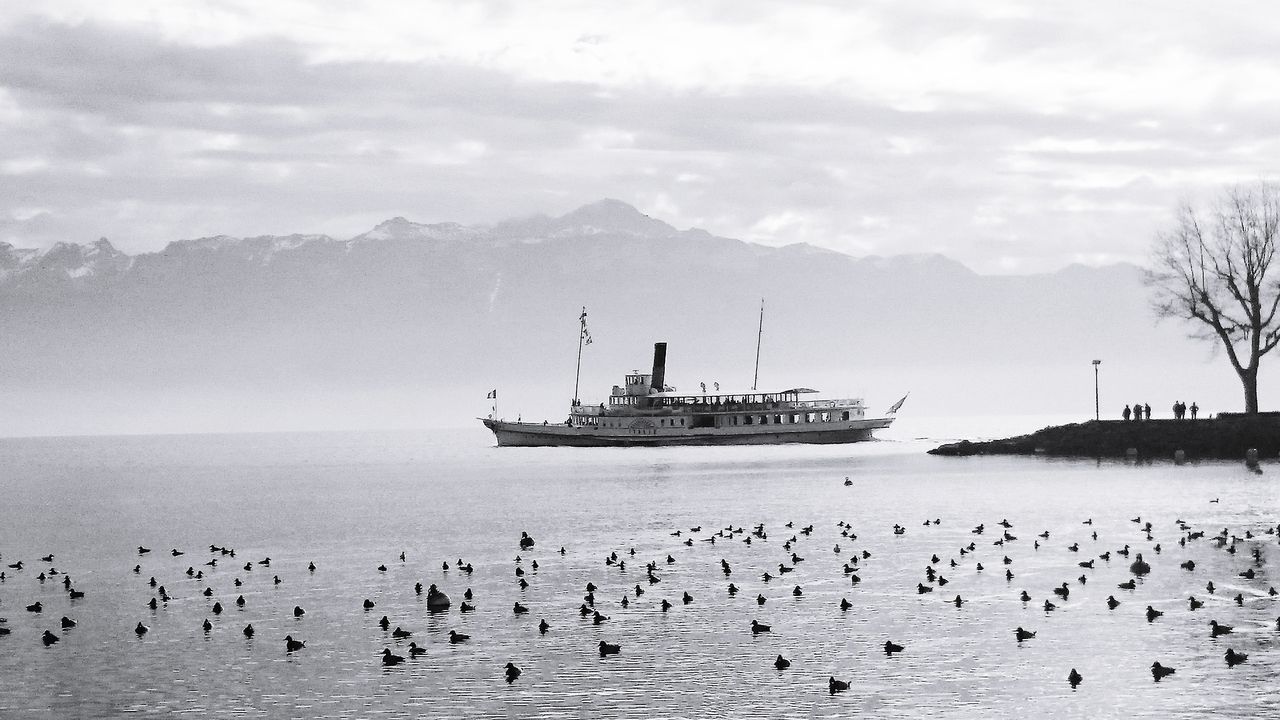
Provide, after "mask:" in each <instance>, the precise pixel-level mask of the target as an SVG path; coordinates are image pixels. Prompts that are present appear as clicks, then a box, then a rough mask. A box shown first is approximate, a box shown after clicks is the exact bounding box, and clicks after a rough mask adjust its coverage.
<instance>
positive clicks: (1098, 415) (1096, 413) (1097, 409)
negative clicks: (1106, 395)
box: [1093, 360, 1102, 420]
mask: <svg viewBox="0 0 1280 720" xmlns="http://www.w3.org/2000/svg"><path fill="white" fill-rule="evenodd" d="M1101 364H1102V361H1101V360H1094V361H1093V419H1094V420H1101V419H1102V406H1101V405H1099V404H1098V366H1099V365H1101Z"/></svg>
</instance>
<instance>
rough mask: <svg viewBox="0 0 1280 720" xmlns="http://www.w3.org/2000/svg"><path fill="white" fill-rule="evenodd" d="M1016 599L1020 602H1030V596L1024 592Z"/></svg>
mask: <svg viewBox="0 0 1280 720" xmlns="http://www.w3.org/2000/svg"><path fill="white" fill-rule="evenodd" d="M1018 599H1019V600H1021V601H1022V602H1031V596H1030V595H1028V594H1027V591H1026V590H1023V591H1022V594H1021V595H1019V596H1018Z"/></svg>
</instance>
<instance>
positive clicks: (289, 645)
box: [284, 635, 307, 653]
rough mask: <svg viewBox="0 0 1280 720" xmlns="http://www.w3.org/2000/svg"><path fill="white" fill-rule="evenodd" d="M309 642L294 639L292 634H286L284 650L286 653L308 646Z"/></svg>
mask: <svg viewBox="0 0 1280 720" xmlns="http://www.w3.org/2000/svg"><path fill="white" fill-rule="evenodd" d="M306 646H307V644H306V643H305V642H303V641H301V640H294V639H293V636H292V635H285V636H284V651H285V652H286V653H291V652H295V651H297V650H301V649H302V648H304V647H306Z"/></svg>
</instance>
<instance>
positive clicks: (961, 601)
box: [951, 595, 965, 607]
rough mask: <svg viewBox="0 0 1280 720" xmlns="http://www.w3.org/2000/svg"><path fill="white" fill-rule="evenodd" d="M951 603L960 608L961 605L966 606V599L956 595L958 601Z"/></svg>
mask: <svg viewBox="0 0 1280 720" xmlns="http://www.w3.org/2000/svg"><path fill="white" fill-rule="evenodd" d="M951 602H952V604H954V605H955V606H956V607H960V606H961V605H964V603H965V600H964V598H962V597H960V596H959V595H956V599H955V600H952V601H951Z"/></svg>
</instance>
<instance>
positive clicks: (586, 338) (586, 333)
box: [578, 307, 591, 345]
mask: <svg viewBox="0 0 1280 720" xmlns="http://www.w3.org/2000/svg"><path fill="white" fill-rule="evenodd" d="M578 322H580V323H581V324H582V335H581V338H580V339H581V340H582V341H583V342H584V343H585V344H587V345H590V344H591V331H590V330H588V329H587V309H586V308H585V307H584V308H582V314H581V315H579V316H578Z"/></svg>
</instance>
